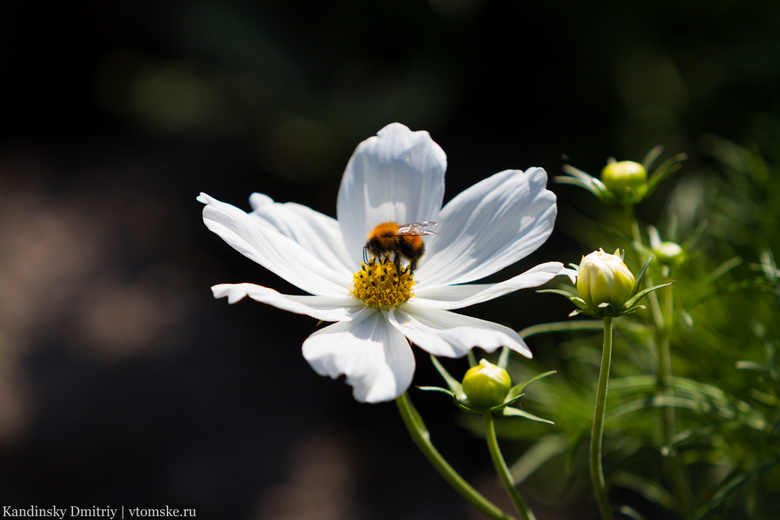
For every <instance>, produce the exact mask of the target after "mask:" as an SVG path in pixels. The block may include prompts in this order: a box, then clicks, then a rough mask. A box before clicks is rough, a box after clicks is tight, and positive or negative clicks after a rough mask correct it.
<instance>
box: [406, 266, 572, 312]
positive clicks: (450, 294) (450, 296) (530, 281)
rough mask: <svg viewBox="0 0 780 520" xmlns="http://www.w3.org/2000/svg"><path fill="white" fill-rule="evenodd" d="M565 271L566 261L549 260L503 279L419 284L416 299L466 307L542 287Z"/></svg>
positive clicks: (442, 306)
mask: <svg viewBox="0 0 780 520" xmlns="http://www.w3.org/2000/svg"><path fill="white" fill-rule="evenodd" d="M565 271H566V269H564V267H563V264H562V263H560V262H547V263H544V264H540V265H537V266H536V267H534V268H531V269H529V270H528V271H526V272H524V273H522V274H519V275H517V276H514V277H512V278H510V279H509V280H504V281H503V282H499V283H490V284H467V285H441V286H438V287H419V288H418V287H415V289H414V294H415V298H414V302H415V303H416V304H418V305H424V306H427V307H435V308H437V309H462V308H463V307H468V306H470V305H475V304H477V303H482V302H486V301H488V300H492V299H494V298H498V297H499V296H503V295H505V294H509V293H512V292H515V291H517V290H520V289H527V288H529V287H539V286H540V285H542V284H545V283H547V282H549V281H550V280H552V279H553V278H554V277H555V276H557V275H559V274H566V273H565ZM416 276H417V275H416V274H415V277H416Z"/></svg>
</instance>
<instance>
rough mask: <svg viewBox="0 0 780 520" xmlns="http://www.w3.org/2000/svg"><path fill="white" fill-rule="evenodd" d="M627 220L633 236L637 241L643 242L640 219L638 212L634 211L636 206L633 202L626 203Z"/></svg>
mask: <svg viewBox="0 0 780 520" xmlns="http://www.w3.org/2000/svg"><path fill="white" fill-rule="evenodd" d="M625 208H626V220H627V221H628V223H629V227H630V228H631V229H630V232H631V238H633V239H634V241H636V242H637V243H639V244H641V243H642V233H641V232H640V231H639V221H638V220H637V219H636V212H635V211H634V206H633V205H631V204H626V206H625Z"/></svg>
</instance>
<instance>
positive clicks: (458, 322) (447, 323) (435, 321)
mask: <svg viewBox="0 0 780 520" xmlns="http://www.w3.org/2000/svg"><path fill="white" fill-rule="evenodd" d="M388 317H389V318H390V324H391V325H393V326H394V327H396V328H397V329H398V330H400V331H401V332H402V333H403V334H404V336H406V337H407V338H409V340H410V341H411V342H412V343H414V344H415V345H417V346H418V347H420V348H421V349H423V350H426V351H428V352H430V353H431V354H433V355H434V356H445V357H461V356H465V355H466V354H467V353H468V351H469V350H471V349H472V348H473V347H480V348H481V349H483V350H485V351H487V352H493V351H494V350H496V349H497V348H498V347H502V346H503V347H509V348H511V349H512V350H514V351H515V352H519V353H520V354H522V355H524V356H526V357H529V358H530V357H531V351H530V350H529V349H528V347H527V346H526V344H525V342H524V341H523V338H521V337H520V335H519V334H517V332H515V331H513V330H512V329H510V328H509V327H504V326H503V325H499V324H498V323H493V322H491V321H485V320H480V319H478V318H473V317H471V316H464V315H462V314H455V313H454V312H450V311H445V310H441V309H432V308H429V307H425V306H423V305H419V304H415V303H412V302H407V303H406V304H404V305H401V306H399V307H394V308H393V309H391V310H390V312H389V316H388Z"/></svg>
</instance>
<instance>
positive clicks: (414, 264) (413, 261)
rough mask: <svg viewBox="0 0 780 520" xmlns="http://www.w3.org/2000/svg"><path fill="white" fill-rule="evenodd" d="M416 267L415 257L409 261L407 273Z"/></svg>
mask: <svg viewBox="0 0 780 520" xmlns="http://www.w3.org/2000/svg"><path fill="white" fill-rule="evenodd" d="M416 268H417V258H412V260H411V261H410V262H409V274H411V273H413V272H414V270H415V269H416Z"/></svg>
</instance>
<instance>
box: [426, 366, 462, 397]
mask: <svg viewBox="0 0 780 520" xmlns="http://www.w3.org/2000/svg"><path fill="white" fill-rule="evenodd" d="M431 362H432V363H433V366H434V367H436V370H438V372H439V374H441V377H443V378H444V382H445V383H447V386H448V387H449V388H450V391H452V394H453V397H454V398H455V400H456V401H463V400H465V399H466V393H465V392H464V391H463V386H461V384H460V382H459V381H458V380H457V379H455V378H454V377H452V376H451V375H450V373H449V372H447V369H446V368H444V366H443V365H442V364H441V363H440V362H439V360H438V359H436V356H434V355H431Z"/></svg>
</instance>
